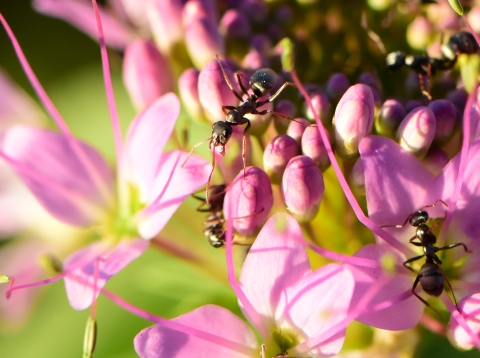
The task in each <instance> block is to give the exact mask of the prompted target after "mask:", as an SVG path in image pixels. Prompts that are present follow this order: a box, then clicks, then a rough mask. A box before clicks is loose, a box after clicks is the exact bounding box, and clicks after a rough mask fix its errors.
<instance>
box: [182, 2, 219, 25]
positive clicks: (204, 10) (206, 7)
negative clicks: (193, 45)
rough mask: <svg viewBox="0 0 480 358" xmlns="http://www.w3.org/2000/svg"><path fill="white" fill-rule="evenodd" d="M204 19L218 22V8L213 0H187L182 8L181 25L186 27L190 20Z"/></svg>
mask: <svg viewBox="0 0 480 358" xmlns="http://www.w3.org/2000/svg"><path fill="white" fill-rule="evenodd" d="M200 19H206V20H207V21H211V22H213V23H215V24H216V23H218V10H217V7H216V6H215V1H211V0H188V1H187V2H186V4H185V6H184V7H183V10H182V22H183V26H184V27H187V26H188V25H189V24H190V23H191V22H193V21H198V20H200Z"/></svg>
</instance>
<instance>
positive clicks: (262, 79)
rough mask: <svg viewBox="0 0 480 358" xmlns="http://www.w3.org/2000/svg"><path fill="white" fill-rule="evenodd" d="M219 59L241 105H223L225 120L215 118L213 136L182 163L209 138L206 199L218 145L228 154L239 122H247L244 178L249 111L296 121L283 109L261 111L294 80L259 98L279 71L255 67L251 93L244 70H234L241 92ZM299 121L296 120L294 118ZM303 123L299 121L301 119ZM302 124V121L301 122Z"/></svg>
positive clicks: (226, 80)
mask: <svg viewBox="0 0 480 358" xmlns="http://www.w3.org/2000/svg"><path fill="white" fill-rule="evenodd" d="M217 62H218V64H219V66H220V68H221V70H222V73H223V78H224V79H225V82H226V83H227V85H228V87H229V88H230V90H231V91H232V93H233V94H234V95H235V97H237V98H238V100H239V101H240V102H241V104H240V105H238V106H222V111H223V113H225V115H226V117H225V120H224V121H218V122H215V123H214V124H213V125H212V136H211V137H210V138H207V139H205V140H203V141H201V142H199V143H197V144H195V145H194V146H193V148H192V150H191V151H190V153H189V155H188V157H187V159H186V160H185V162H184V163H183V164H185V163H186V161H187V160H188V158H189V157H190V155H191V154H192V153H193V151H194V150H195V148H196V147H198V146H199V145H201V144H203V143H205V142H207V141H209V143H210V144H209V147H210V148H211V149H212V151H213V155H212V171H211V172H210V175H209V177H208V181H207V187H206V194H205V195H206V201H207V203H208V202H209V199H208V189H209V188H210V180H211V178H212V175H213V171H214V170H215V147H220V154H221V155H224V154H225V145H226V144H227V142H228V140H229V139H230V137H231V135H232V133H233V129H232V126H238V125H243V124H246V127H245V129H244V131H243V144H242V160H243V174H244V178H245V168H246V159H245V158H246V154H245V153H246V145H247V137H246V136H247V132H248V131H249V129H250V127H251V123H250V120H249V119H248V118H246V117H245V115H246V114H258V115H265V114H267V113H272V114H274V115H277V116H279V117H283V118H285V119H288V120H290V121H295V119H293V118H290V117H287V116H284V115H283V114H281V113H278V112H275V111H272V110H270V109H265V110H262V111H259V110H258V108H259V107H262V106H263V105H265V104H266V103H269V102H272V101H273V100H274V99H275V98H277V97H278V95H280V93H281V92H282V91H283V90H284V89H285V88H286V87H287V86H294V85H295V84H294V83H293V82H285V83H284V84H283V85H282V86H281V87H280V88H279V89H278V90H277V92H275V93H274V94H273V95H271V96H270V97H269V98H267V99H265V100H261V101H260V100H259V99H260V97H262V96H264V95H266V94H267V93H268V92H270V91H271V90H272V88H273V87H274V86H275V84H276V83H277V75H276V73H275V72H273V71H272V70H271V69H269V68H262V69H260V70H258V71H255V72H254V73H253V75H252V77H250V81H249V85H250V89H251V90H252V92H253V94H249V93H248V90H247V89H246V88H245V86H244V85H243V82H242V76H243V75H242V74H241V73H239V72H235V76H236V78H237V82H238V84H239V86H240V88H241V90H242V92H243V93H242V94H239V93H238V92H237V91H235V89H234V88H233V86H232V83H231V82H230V79H229V78H228V76H227V74H226V72H225V69H224V68H223V65H222V62H221V61H220V59H219V58H218V56H217ZM243 95H246V96H247V98H246V99H243V97H242V96H243ZM295 122H296V121H295ZM299 123H300V122H299ZM302 124H303V123H302Z"/></svg>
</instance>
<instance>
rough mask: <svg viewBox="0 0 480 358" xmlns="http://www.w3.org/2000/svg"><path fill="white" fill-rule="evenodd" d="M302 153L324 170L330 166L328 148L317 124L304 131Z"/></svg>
mask: <svg viewBox="0 0 480 358" xmlns="http://www.w3.org/2000/svg"><path fill="white" fill-rule="evenodd" d="M302 153H303V154H305V155H306V156H308V157H310V158H311V159H312V160H313V162H314V163H315V165H316V166H317V167H318V168H319V169H320V170H321V171H322V172H323V171H325V170H326V169H327V168H328V167H329V166H330V159H329V158H328V154H327V149H326V148H325V144H324V143H323V140H322V136H321V135H320V132H319V131H318V127H317V126H316V125H311V126H308V127H307V128H306V129H305V132H303V136H302Z"/></svg>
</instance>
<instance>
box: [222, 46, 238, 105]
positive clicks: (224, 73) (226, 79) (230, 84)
mask: <svg viewBox="0 0 480 358" xmlns="http://www.w3.org/2000/svg"><path fill="white" fill-rule="evenodd" d="M217 62H218V64H219V66H220V68H221V70H222V73H223V78H224V79H225V82H227V85H228V87H229V88H230V90H231V91H232V93H233V94H234V95H235V97H237V98H238V99H239V100H240V101H241V102H244V100H243V98H242V96H240V95H239V94H238V92H237V91H235V90H234V89H233V86H232V82H230V79H229V78H228V76H227V73H226V72H225V69H224V68H223V65H222V62H221V61H220V59H219V58H218V55H217Z"/></svg>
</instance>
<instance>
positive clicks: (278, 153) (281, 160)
mask: <svg viewBox="0 0 480 358" xmlns="http://www.w3.org/2000/svg"><path fill="white" fill-rule="evenodd" d="M298 152H299V148H298V144H297V142H296V141H295V139H293V138H292V137H290V136H288V135H286V134H281V135H279V136H276V137H275V138H273V139H272V140H271V141H270V142H269V143H268V144H267V146H266V148H265V152H264V153H263V167H264V169H265V171H266V172H267V174H268V176H269V177H270V179H271V180H272V182H273V183H275V184H279V183H280V182H281V180H282V176H283V171H284V170H285V167H286V166H287V164H288V162H289V161H290V159H292V158H293V157H295V156H297V155H298Z"/></svg>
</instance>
